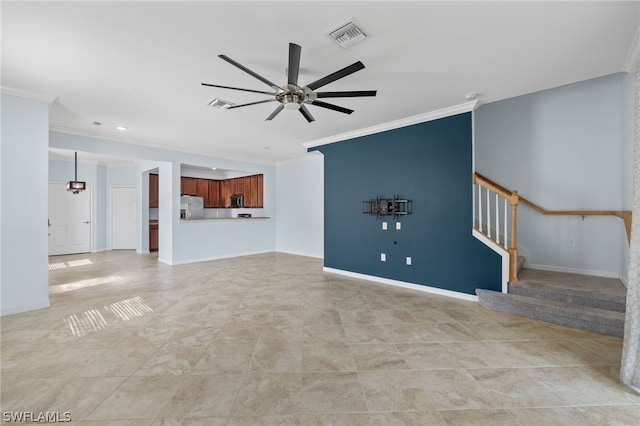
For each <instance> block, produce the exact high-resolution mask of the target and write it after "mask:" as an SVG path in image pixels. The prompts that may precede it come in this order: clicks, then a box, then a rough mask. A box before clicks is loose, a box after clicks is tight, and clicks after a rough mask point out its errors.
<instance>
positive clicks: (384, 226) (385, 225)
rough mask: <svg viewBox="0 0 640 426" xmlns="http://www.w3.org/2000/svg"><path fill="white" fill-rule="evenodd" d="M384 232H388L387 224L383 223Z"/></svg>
mask: <svg viewBox="0 0 640 426" xmlns="http://www.w3.org/2000/svg"><path fill="white" fill-rule="evenodd" d="M382 230H383V231H386V230H387V222H382Z"/></svg>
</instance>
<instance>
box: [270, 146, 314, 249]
mask: <svg viewBox="0 0 640 426" xmlns="http://www.w3.org/2000/svg"><path fill="white" fill-rule="evenodd" d="M323 164H324V161H323V157H322V155H320V154H318V153H313V154H309V155H308V156H306V157H304V158H302V159H300V160H298V161H292V162H288V163H283V164H278V167H277V170H276V182H277V184H276V250H278V251H282V252H287V253H293V254H300V255H305V256H312V257H319V258H322V257H323V254H324V253H323V250H324V249H323V247H324V243H323V239H324V226H323V221H324V181H323V175H324V172H323Z"/></svg>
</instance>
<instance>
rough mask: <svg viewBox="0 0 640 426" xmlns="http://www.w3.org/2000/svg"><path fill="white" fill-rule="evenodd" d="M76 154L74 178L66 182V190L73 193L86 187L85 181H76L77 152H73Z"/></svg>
mask: <svg viewBox="0 0 640 426" xmlns="http://www.w3.org/2000/svg"><path fill="white" fill-rule="evenodd" d="M75 156H76V162H75V165H76V174H75V178H74V180H71V181H69V182H67V191H71V192H73V193H74V194H77V193H79V192H80V191H84V190H85V189H87V182H80V181H78V152H77V151H76V153H75Z"/></svg>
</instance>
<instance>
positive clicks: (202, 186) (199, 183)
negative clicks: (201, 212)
mask: <svg viewBox="0 0 640 426" xmlns="http://www.w3.org/2000/svg"><path fill="white" fill-rule="evenodd" d="M196 196H197V197H202V198H203V200H204V203H206V202H207V200H208V199H209V179H196Z"/></svg>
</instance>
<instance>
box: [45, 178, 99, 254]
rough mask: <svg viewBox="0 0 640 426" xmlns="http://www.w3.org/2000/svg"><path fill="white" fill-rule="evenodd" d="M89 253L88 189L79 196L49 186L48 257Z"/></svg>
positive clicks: (62, 186)
mask: <svg viewBox="0 0 640 426" xmlns="http://www.w3.org/2000/svg"><path fill="white" fill-rule="evenodd" d="M90 251H91V186H90V185H87V189H86V190H85V191H82V192H80V193H78V194H74V193H72V192H69V191H67V185H66V184H64V183H50V184H49V254H50V255H57V254H72V253H88V252H90Z"/></svg>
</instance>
